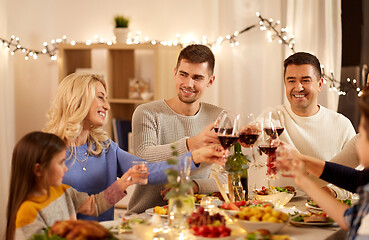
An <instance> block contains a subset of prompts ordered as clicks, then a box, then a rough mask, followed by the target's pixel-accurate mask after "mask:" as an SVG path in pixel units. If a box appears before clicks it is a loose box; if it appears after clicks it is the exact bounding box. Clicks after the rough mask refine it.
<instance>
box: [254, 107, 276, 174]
mask: <svg viewBox="0 0 369 240" xmlns="http://www.w3.org/2000/svg"><path fill="white" fill-rule="evenodd" d="M278 145H279V138H278V132H277V127H276V126H275V122H274V121H273V119H272V112H268V113H267V115H266V116H265V117H264V120H263V133H262V134H261V136H260V141H259V145H258V148H259V150H260V151H261V152H262V153H264V154H266V155H267V156H268V158H267V162H266V166H267V173H266V174H267V176H268V178H269V179H277V178H278V176H277V167H276V164H275V161H276V150H277V147H278Z"/></svg>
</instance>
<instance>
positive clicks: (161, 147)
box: [128, 44, 226, 213]
mask: <svg viewBox="0 0 369 240" xmlns="http://www.w3.org/2000/svg"><path fill="white" fill-rule="evenodd" d="M214 64H215V58H214V55H213V53H212V51H211V50H210V49H209V48H208V47H207V46H204V45H197V44H194V45H189V46H187V47H186V48H184V49H183V50H182V51H181V53H180V54H179V57H178V60H177V65H176V67H175V69H174V79H175V81H176V91H177V96H175V97H173V98H171V99H168V100H158V101H154V102H150V103H147V104H142V105H140V106H139V107H137V108H136V110H135V112H134V113H133V117H132V132H133V142H134V144H133V148H134V154H135V155H136V156H138V157H141V158H143V159H146V160H148V161H150V162H157V161H165V160H166V159H168V158H169V157H171V154H172V150H171V145H173V144H174V145H176V147H177V150H178V152H179V154H183V153H185V152H188V151H192V150H195V149H197V148H200V147H202V146H206V145H210V144H219V141H218V137H217V134H216V133H215V132H214V131H212V128H213V122H214V121H215V120H216V118H217V116H218V115H219V113H220V112H221V111H222V109H221V108H219V107H216V106H214V105H211V104H208V103H204V102H201V97H202V95H203V94H204V92H205V91H206V89H207V88H208V87H210V86H211V85H212V84H213V83H214V80H215V76H214V74H213V71H214ZM211 167H212V165H211V164H206V163H201V164H200V167H199V168H198V169H196V170H195V171H193V172H191V179H192V180H193V182H194V183H195V184H194V185H195V187H194V193H209V192H214V191H219V190H218V187H217V185H216V183H215V181H214V179H212V178H209V174H210V169H211ZM221 182H223V183H226V177H224V176H223V177H222V178H221ZM164 189H165V187H164V185H159V186H158V185H139V186H136V189H135V191H134V193H133V195H132V197H131V199H130V202H129V204H128V211H129V212H130V213H141V212H144V211H145V210H146V209H148V208H151V207H154V206H162V205H165V204H167V203H166V201H165V200H164V199H163V197H162V196H161V194H160V193H161V192H162V191H163V190H164Z"/></svg>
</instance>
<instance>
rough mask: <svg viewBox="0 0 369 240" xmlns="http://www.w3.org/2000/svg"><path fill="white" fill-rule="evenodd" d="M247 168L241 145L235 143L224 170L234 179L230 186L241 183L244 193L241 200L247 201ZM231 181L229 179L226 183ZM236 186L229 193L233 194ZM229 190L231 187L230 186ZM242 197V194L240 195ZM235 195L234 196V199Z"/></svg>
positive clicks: (246, 160)
mask: <svg viewBox="0 0 369 240" xmlns="http://www.w3.org/2000/svg"><path fill="white" fill-rule="evenodd" d="M248 168H249V165H248V159H247V158H246V156H245V155H244V154H243V153H242V151H241V144H240V143H239V142H236V143H235V145H234V154H233V155H230V156H229V157H228V158H227V161H226V163H225V169H226V171H227V172H228V173H229V175H230V176H233V178H237V180H236V179H234V180H233V181H232V182H233V183H232V184H237V183H238V182H240V183H241V186H242V189H243V191H244V196H245V197H244V199H241V200H247V198H248V186H247V184H248V175H247V169H248ZM230 180H231V179H230V178H229V179H228V181H230ZM228 184H229V186H230V185H231V184H230V182H228ZM235 187H236V186H234V187H232V189H229V192H230V193H231V191H232V192H233V191H234V189H236V188H235ZM230 188H231V186H230ZM237 189H239V186H237ZM242 195H243V194H242ZM236 196H237V195H236V194H235V197H236Z"/></svg>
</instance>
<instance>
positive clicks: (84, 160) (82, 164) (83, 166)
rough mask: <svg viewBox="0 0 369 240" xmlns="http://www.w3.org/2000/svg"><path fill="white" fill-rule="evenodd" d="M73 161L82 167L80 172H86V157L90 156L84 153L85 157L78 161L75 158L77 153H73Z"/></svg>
mask: <svg viewBox="0 0 369 240" xmlns="http://www.w3.org/2000/svg"><path fill="white" fill-rule="evenodd" d="M73 155H74V159H76V160H77V162H79V164H80V165H81V167H82V170H83V171H85V172H86V170H87V169H86V165H87V161H88V157H89V156H90V153H89V152H88V151H86V152H85V153H84V154H83V155H85V156H86V157H85V158H84V159H83V160H80V159H78V158H77V153H76V152H75V153H74V154H73Z"/></svg>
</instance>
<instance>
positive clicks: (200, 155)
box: [192, 144, 227, 165]
mask: <svg viewBox="0 0 369 240" xmlns="http://www.w3.org/2000/svg"><path fill="white" fill-rule="evenodd" d="M225 154H226V150H224V148H223V147H222V146H221V145H220V144H212V145H209V146H205V147H201V148H199V149H196V150H194V151H192V160H193V162H194V163H195V164H197V163H201V162H208V163H215V164H219V165H224V164H225V162H226V160H227V159H225V158H224V157H223V156H225Z"/></svg>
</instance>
